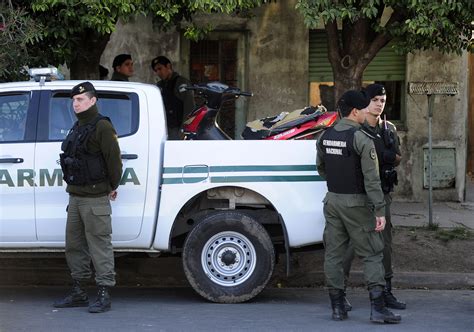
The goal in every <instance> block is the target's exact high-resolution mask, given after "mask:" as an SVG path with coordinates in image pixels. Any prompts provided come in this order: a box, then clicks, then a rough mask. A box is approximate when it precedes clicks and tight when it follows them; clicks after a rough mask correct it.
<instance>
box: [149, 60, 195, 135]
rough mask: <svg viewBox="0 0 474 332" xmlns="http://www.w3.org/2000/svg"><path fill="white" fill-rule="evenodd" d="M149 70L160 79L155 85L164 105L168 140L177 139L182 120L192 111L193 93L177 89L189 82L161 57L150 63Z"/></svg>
mask: <svg viewBox="0 0 474 332" xmlns="http://www.w3.org/2000/svg"><path fill="white" fill-rule="evenodd" d="M151 69H152V70H153V71H154V72H155V73H156V75H158V77H159V78H160V79H161V80H160V81H159V82H158V84H157V85H158V87H159V88H160V90H161V95H162V97H163V103H164V104H165V110H166V125H167V127H168V138H169V139H179V138H180V136H179V130H180V129H181V126H182V125H183V120H185V119H186V117H187V116H188V115H189V114H190V113H191V112H192V110H193V109H194V94H193V92H192V91H183V92H180V91H179V87H180V86H181V85H183V84H185V85H188V84H189V80H188V79H186V78H185V77H183V76H181V75H179V74H178V73H177V72H175V71H174V70H173V65H172V64H171V61H170V60H169V59H168V58H167V57H165V56H162V55H160V56H158V57H156V58H154V59H153V60H152V61H151Z"/></svg>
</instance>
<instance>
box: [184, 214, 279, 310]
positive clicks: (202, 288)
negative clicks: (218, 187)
mask: <svg viewBox="0 0 474 332" xmlns="http://www.w3.org/2000/svg"><path fill="white" fill-rule="evenodd" d="M274 265H275V251H274V248H273V244H272V241H271V239H270V236H269V235H268V233H267V231H266V230H265V228H263V226H262V225H260V224H259V223H258V222H257V221H255V219H253V218H252V217H250V216H248V215H245V214H243V213H239V212H235V211H221V212H216V213H214V214H211V215H208V216H207V217H205V218H204V219H203V220H202V221H201V222H200V223H199V224H198V225H197V226H196V227H195V228H194V229H193V230H192V231H191V232H190V233H189V235H188V237H187V239H186V242H185V243H184V250H183V267H184V272H185V274H186V278H187V279H188V281H189V283H190V284H191V286H192V287H193V288H194V290H195V291H196V292H197V293H199V294H200V295H201V296H202V297H204V298H206V299H208V300H210V301H213V302H219V303H238V302H244V301H247V300H250V299H251V298H253V297H254V296H256V295H257V294H258V293H260V292H261V291H262V290H263V288H264V287H265V285H266V284H267V282H268V280H269V279H270V277H271V275H272V273H273V267H274Z"/></svg>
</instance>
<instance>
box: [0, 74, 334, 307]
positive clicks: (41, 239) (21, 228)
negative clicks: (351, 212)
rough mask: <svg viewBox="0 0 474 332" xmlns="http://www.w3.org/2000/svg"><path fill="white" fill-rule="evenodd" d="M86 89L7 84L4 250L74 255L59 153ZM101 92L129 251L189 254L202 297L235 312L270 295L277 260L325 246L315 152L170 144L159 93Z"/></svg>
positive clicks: (121, 236) (280, 146)
mask: <svg viewBox="0 0 474 332" xmlns="http://www.w3.org/2000/svg"><path fill="white" fill-rule="evenodd" d="M78 83H79V82H77V81H54V82H34V81H30V82H21V83H4V84H0V251H3V252H10V253H12V252H13V253H17V252H18V253H20V252H51V251H61V250H64V249H63V248H64V237H65V223H66V205H67V201H68V197H67V194H66V192H65V182H64V181H63V179H62V172H61V168H60V166H59V153H60V145H61V141H62V140H63V139H64V138H65V136H66V134H67V132H68V130H69V129H70V128H71V127H72V125H73V123H74V121H75V116H74V111H73V109H72V103H71V99H70V91H71V88H72V87H73V86H74V85H76V84H78ZM92 83H93V84H94V85H95V87H96V89H97V91H98V94H99V99H98V107H99V110H100V112H101V113H102V114H103V115H105V116H108V117H110V119H111V120H112V122H113V124H114V126H115V128H116V130H117V132H118V135H119V143H120V148H121V151H122V159H123V170H124V172H123V176H122V180H121V183H120V186H119V188H118V198H117V200H116V201H114V202H112V210H113V215H112V222H113V245H114V248H115V250H116V251H117V252H146V253H159V252H169V253H175V254H181V255H182V260H183V266H184V271H185V273H186V277H187V278H188V280H189V283H190V284H191V286H192V287H193V288H194V289H195V290H196V292H198V293H199V294H200V295H202V296H203V297H204V298H206V299H208V300H211V301H215V302H224V303H233V302H242V301H246V300H249V299H251V298H252V297H254V296H255V295H257V294H258V293H259V292H260V291H261V290H262V289H263V288H264V287H265V285H266V283H267V282H268V280H269V279H270V277H271V275H272V272H273V269H274V265H275V255H276V253H278V252H286V253H287V254H288V252H289V251H290V250H291V248H301V247H306V246H309V245H313V244H318V243H321V242H322V234H323V228H324V218H323V213H322V203H321V201H322V199H323V196H324V194H325V192H326V183H325V182H324V181H322V179H321V178H320V177H319V176H318V174H317V171H316V168H315V159H316V149H315V142H314V141H304V140H302V141H241V140H239V141H168V140H167V132H166V126H165V123H166V121H165V113H164V110H163V103H162V99H161V94H160V91H159V89H158V88H157V87H156V86H153V85H148V84H140V83H131V82H111V81H92ZM156 273H160V272H159V271H157V272H156Z"/></svg>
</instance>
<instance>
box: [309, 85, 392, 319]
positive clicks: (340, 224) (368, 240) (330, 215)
mask: <svg viewBox="0 0 474 332" xmlns="http://www.w3.org/2000/svg"><path fill="white" fill-rule="evenodd" d="M368 105H369V99H368V98H367V97H366V96H365V94H363V93H362V92H359V91H354V90H350V91H347V92H346V93H344V94H343V95H342V97H341V99H340V100H339V102H338V110H339V112H340V115H341V117H342V119H341V120H340V121H339V122H338V123H337V124H336V125H335V126H334V127H332V128H329V129H328V130H326V132H325V133H324V134H323V135H322V136H321V138H320V139H319V140H318V143H317V149H318V153H317V159H316V166H317V169H318V172H319V174H320V175H321V176H322V177H323V178H325V179H326V180H327V186H328V193H327V194H326V197H325V198H324V200H323V202H324V208H323V211H324V216H325V219H326V226H325V229H324V247H325V256H324V272H325V275H326V284H327V286H328V289H329V298H330V300H331V305H332V310H333V313H332V318H333V320H344V319H347V311H346V309H345V307H344V303H343V299H344V273H343V269H342V261H343V258H344V255H345V254H346V251H347V246H348V244H349V241H351V242H352V243H353V245H354V249H355V252H356V254H357V255H359V256H360V257H362V258H363V262H364V275H365V279H366V281H367V286H368V289H369V294H370V302H371V312H370V320H371V321H372V322H377V323H399V322H400V321H401V317H400V316H399V315H394V314H393V313H392V312H391V311H389V310H388V309H387V308H386V307H385V304H384V300H383V287H384V285H385V281H384V269H383V264H382V250H383V238H382V235H381V233H380V232H381V231H382V230H383V229H384V227H385V217H384V206H385V202H384V198H383V193H382V190H381V187H380V179H379V174H378V171H377V170H378V164H377V154H376V152H375V146H374V143H373V141H372V139H373V137H372V135H371V134H370V133H367V132H365V131H364V130H361V124H362V123H364V121H365V117H366V115H367V112H368V110H367V106H368Z"/></svg>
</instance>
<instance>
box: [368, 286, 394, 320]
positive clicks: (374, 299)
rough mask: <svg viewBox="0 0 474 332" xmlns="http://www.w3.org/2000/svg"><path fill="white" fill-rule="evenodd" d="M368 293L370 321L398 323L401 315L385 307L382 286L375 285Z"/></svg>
mask: <svg viewBox="0 0 474 332" xmlns="http://www.w3.org/2000/svg"><path fill="white" fill-rule="evenodd" d="M369 294H370V321H371V322H374V323H392V324H397V323H400V321H401V320H402V317H400V315H396V314H394V313H393V312H391V311H390V310H388V309H387V308H386V307H385V303H384V298H383V288H382V287H381V286H376V287H374V288H372V289H371V290H369Z"/></svg>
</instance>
